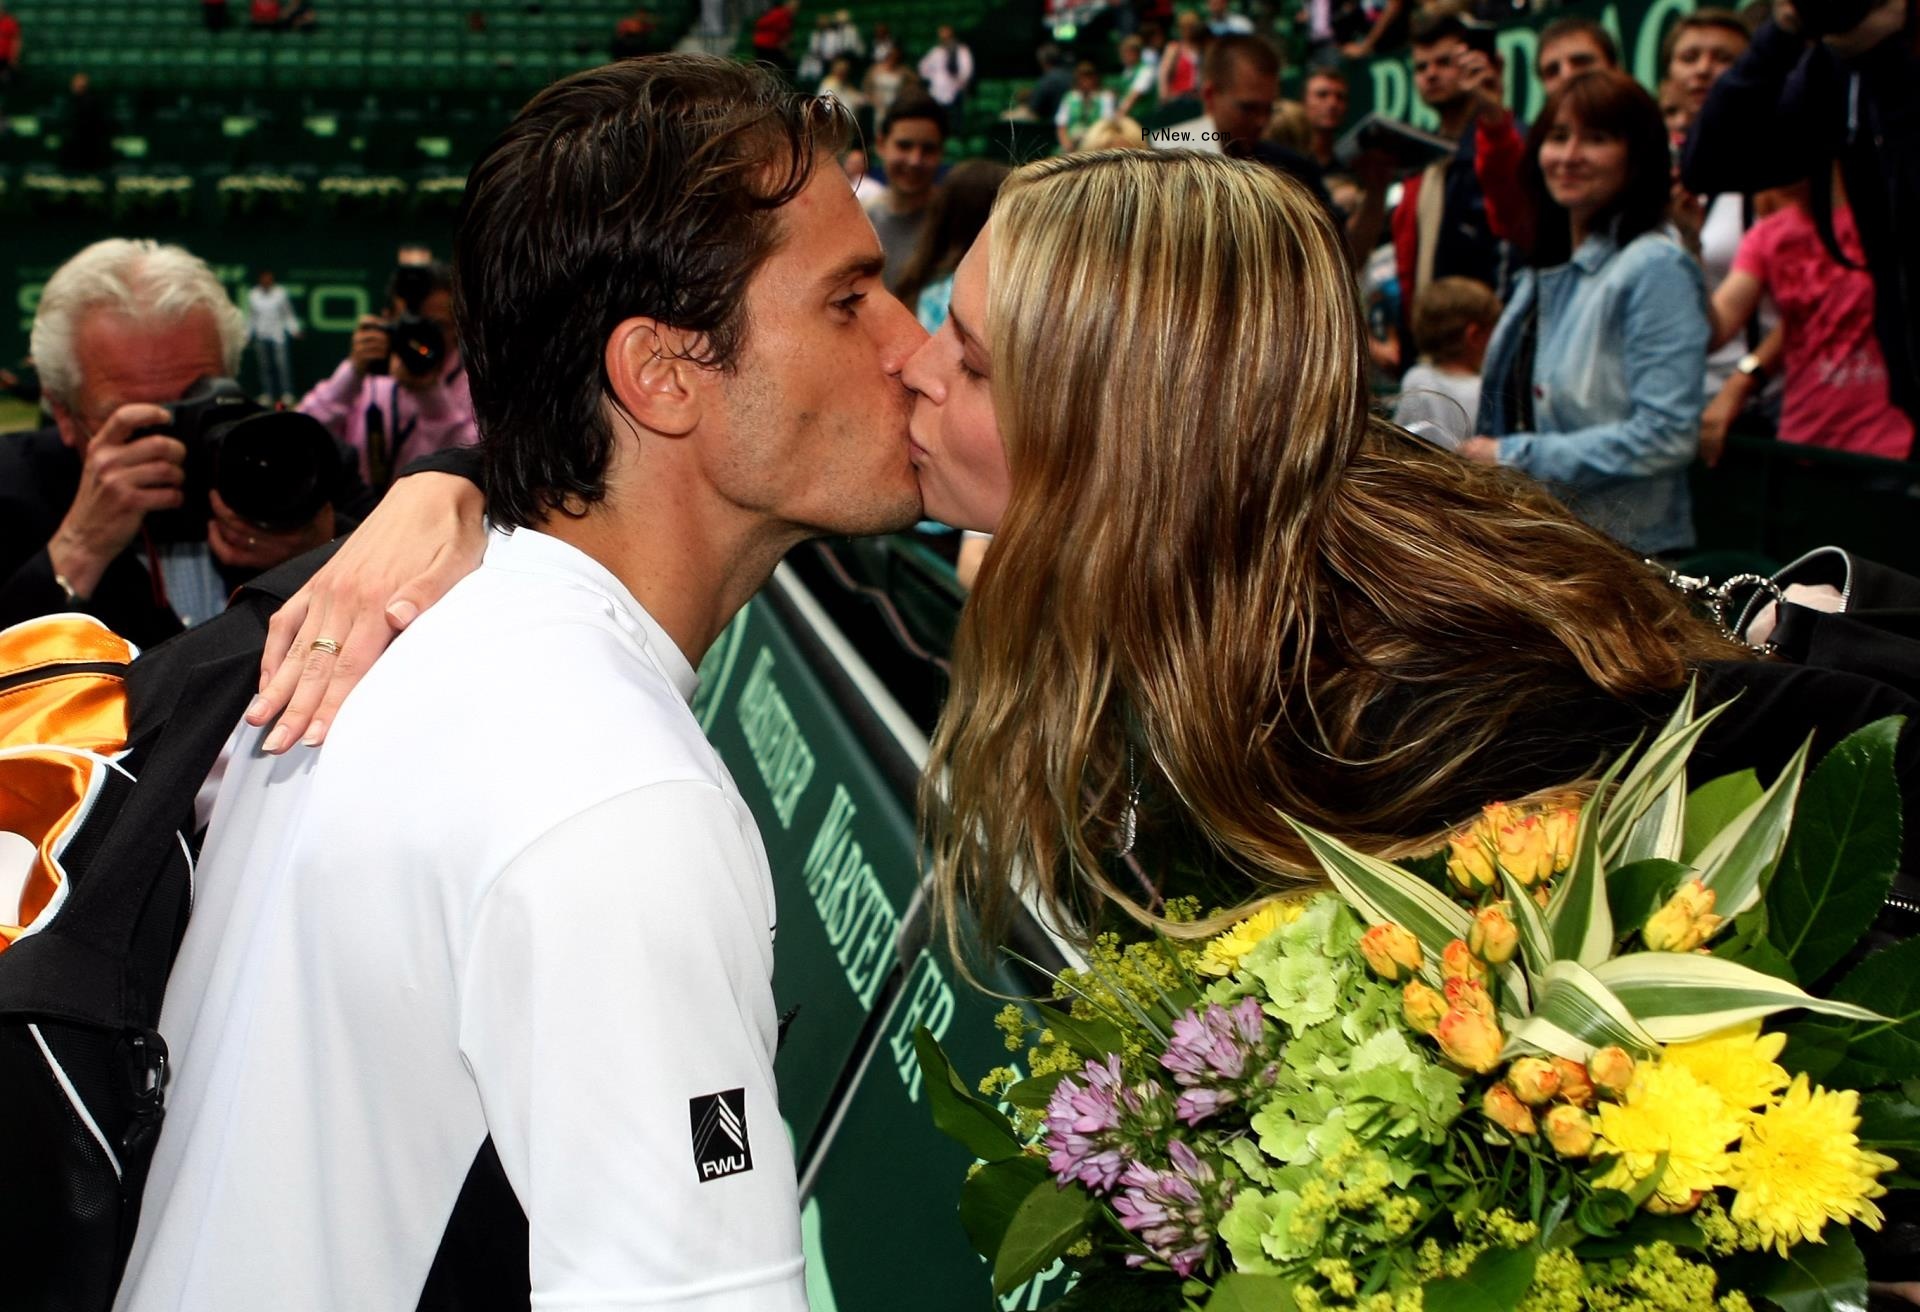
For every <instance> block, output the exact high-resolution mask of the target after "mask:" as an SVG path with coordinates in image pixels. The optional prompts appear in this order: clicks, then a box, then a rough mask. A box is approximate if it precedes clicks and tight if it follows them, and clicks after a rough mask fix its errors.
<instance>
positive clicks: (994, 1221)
mask: <svg viewBox="0 0 1920 1312" xmlns="http://www.w3.org/2000/svg"><path fill="white" fill-rule="evenodd" d="M1052 1181H1053V1174H1052V1173H1051V1172H1050V1171H1048V1170H1047V1164H1046V1163H1045V1162H1044V1161H1042V1160H1041V1159H1040V1158H1038V1157H1025V1156H1022V1157H1009V1158H1007V1159H1006V1160H1005V1161H1000V1162H993V1163H990V1164H988V1165H986V1166H983V1167H981V1168H980V1169H979V1170H977V1171H975V1172H974V1173H973V1174H972V1175H970V1176H968V1177H967V1182H966V1183H965V1184H963V1185H961V1186H960V1225H961V1228H962V1229H964V1230H965V1231H966V1232H967V1238H968V1239H969V1240H971V1241H972V1243H973V1251H974V1252H976V1253H978V1254H980V1256H982V1257H984V1258H986V1259H987V1260H988V1261H989V1262H991V1261H992V1260H993V1255H994V1254H995V1253H998V1252H999V1251H1000V1241H1001V1240H1003V1239H1005V1238H1006V1236H1007V1227H1008V1226H1009V1225H1010V1224H1012V1222H1013V1214H1014V1213H1015V1212H1017V1211H1019V1210H1020V1204H1021V1203H1023V1202H1025V1201H1026V1199H1027V1195H1028V1194H1030V1193H1032V1192H1033V1191H1034V1188H1035V1186H1037V1185H1040V1184H1051V1183H1052Z"/></svg>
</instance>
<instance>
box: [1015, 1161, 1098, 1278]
mask: <svg viewBox="0 0 1920 1312" xmlns="http://www.w3.org/2000/svg"><path fill="white" fill-rule="evenodd" d="M1094 1210H1095V1204H1094V1201H1093V1197H1092V1195H1090V1194H1088V1193H1087V1191H1086V1190H1084V1189H1082V1188H1081V1187H1080V1186H1078V1185H1068V1186H1067V1187H1065V1188H1064V1189H1063V1188H1061V1187H1060V1186H1059V1185H1057V1184H1055V1183H1054V1182H1053V1180H1052V1179H1051V1178H1049V1179H1045V1180H1042V1181H1041V1182H1040V1183H1039V1184H1036V1185H1035V1186H1033V1189H1032V1191H1031V1192H1029V1193H1028V1194H1027V1196H1026V1197H1025V1198H1024V1199H1022V1200H1021V1203H1020V1206H1019V1208H1018V1210H1016V1211H1015V1212H1014V1214H1013V1219H1012V1220H1011V1221H1010V1222H1008V1224H1007V1232H1006V1236H1005V1237H1004V1238H1003V1239H1001V1241H1000V1247H999V1250H998V1251H997V1252H996V1253H995V1254H994V1257H993V1292H994V1293H996V1294H1004V1293H1007V1292H1008V1291H1010V1290H1013V1289H1016V1288H1018V1287H1019V1286H1021V1285H1023V1284H1025V1283H1026V1282H1027V1281H1028V1280H1029V1279H1031V1278H1032V1277H1033V1276H1034V1275H1035V1274H1037V1273H1038V1272H1040V1271H1042V1270H1044V1269H1046V1268H1047V1267H1049V1266H1052V1265H1053V1262H1054V1259H1055V1258H1057V1257H1059V1256H1060V1255H1061V1254H1062V1253H1064V1252H1066V1251H1067V1250H1068V1249H1069V1248H1071V1247H1073V1245H1074V1244H1075V1243H1077V1242H1079V1240H1080V1237H1081V1236H1082V1235H1084V1234H1086V1232H1087V1222H1088V1221H1090V1220H1092V1219H1093V1215H1094Z"/></svg>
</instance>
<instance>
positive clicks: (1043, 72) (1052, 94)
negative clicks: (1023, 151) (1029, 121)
mask: <svg viewBox="0 0 1920 1312" xmlns="http://www.w3.org/2000/svg"><path fill="white" fill-rule="evenodd" d="M1034 58H1035V59H1036V60H1037V61H1038V62H1039V64H1040V76H1039V78H1038V79H1037V80H1036V81H1035V82H1034V84H1033V90H1032V92H1030V93H1029V94H1028V96H1027V108H1028V109H1031V110H1032V111H1033V117H1034V119H1035V121H1036V122H1040V123H1051V122H1053V120H1054V116H1055V115H1057V114H1058V113H1059V112H1060V102H1061V101H1063V100H1065V99H1066V98H1067V93H1068V92H1069V91H1071V90H1073V70H1072V69H1070V68H1068V67H1067V65H1066V61H1065V59H1063V58H1062V56H1061V54H1060V47H1059V46H1057V45H1055V44H1053V42H1051V41H1049V42H1047V44H1045V45H1043V46H1041V47H1040V49H1039V50H1038V51H1037V52H1036V54H1035V56H1034Z"/></svg>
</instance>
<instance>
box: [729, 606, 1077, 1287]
mask: <svg viewBox="0 0 1920 1312" xmlns="http://www.w3.org/2000/svg"><path fill="white" fill-rule="evenodd" d="M774 586H775V587H778V586H779V585H778V584H776V585H774ZM700 678H701V685H700V692H699V695H698V696H697V697H696V698H695V701H694V714H695V715H696V716H697V717H698V718H699V720H700V723H701V725H702V727H703V728H704V729H705V730H706V732H707V735H708V737H709V738H710V739H711V740H712V742H713V743H714V745H715V746H716V747H717V748H718V749H719V751H720V754H721V756H722V757H723V758H724V759H725V760H726V762H727V767H728V769H729V770H730V771H731V772H732V774H733V777H734V781H735V783H736V784H737V785H738V786H739V788H740V791H741V794H742V795H743V796H744V797H745V798H746V800H747V803H748V805H749V806H750V807H751V808H752V809H753V812H754V816H755V818H756V819H757V820H758V821H759V823H760V830H761V834H762V836H763V838H764V840H765V842H766V848H767V859H768V863H769V865H770V866H771V868H772V872H773V881H774V889H775V895H776V898H777V901H778V907H779V932H778V936H777V939H776V944H775V951H774V995H775V999H776V1002H777V1004H778V1005H779V1007H780V1008H781V1009H782V1011H783V1012H784V1011H785V1010H786V1009H788V1008H791V1007H796V1006H797V1007H798V1008H799V1010H798V1012H797V1013H796V1015H795V1018H794V1021H793V1024H792V1027H791V1029H790V1030H789V1032H788V1035H787V1040H786V1043H785V1045H784V1046H783V1047H782V1049H781V1051H780V1056H779V1059H778V1061H777V1062H776V1065H775V1071H776V1074H777V1076H778V1078H779V1085H780V1103H781V1109H782V1113H783V1115H784V1117H785V1119H786V1122H787V1126H788V1129H789V1131H790V1132H791V1133H792V1136H793V1139H794V1142H795V1144H796V1150H797V1152H798V1154H799V1164H800V1172H801V1179H802V1182H803V1189H804V1191H805V1197H804V1199H803V1208H804V1210H803V1215H802V1231H803V1236H804V1238H805V1241H806V1247H807V1264H808V1282H809V1285H808V1296H809V1300H810V1302H811V1303H812V1307H813V1312H893V1310H894V1309H897V1308H902V1307H911V1308H913V1309H915V1312H981V1310H982V1309H985V1308H990V1307H992V1306H993V1298H992V1295H991V1293H990V1291H989V1282H988V1277H987V1269H986V1266H985V1264H984V1263H982V1261H981V1260H980V1258H979V1257H978V1256H977V1255H976V1254H975V1253H974V1252H973V1250H972V1248H971V1247H970V1246H969V1245H968V1243H967V1239H966V1235H965V1232H964V1231H963V1230H962V1229H961V1227H960V1223H959V1220H958V1217H957V1215H956V1210H955V1209H956V1208H957V1206H958V1203H959V1194H960V1185H961V1183H962V1182H963V1181H964V1180H965V1178H966V1171H967V1166H968V1165H969V1162H970V1159H969V1157H968V1155H967V1153H966V1151H965V1150H964V1149H962V1148H960V1147H959V1146H958V1145H957V1144H955V1143H954V1142H953V1141H951V1140H950V1139H948V1138H946V1137H945V1136H944V1135H942V1134H940V1133H939V1132H938V1131H936V1130H935V1129H934V1128H933V1124H932V1120H931V1118H930V1116H929V1113H928V1110H927V1103H926V1098H925V1090H924V1089H923V1087H922V1081H921V1077H920V1067H919V1062H918V1060H917V1059H916V1058H915V1056H914V1049H913V1035H914V1032H915V1031H916V1030H917V1029H919V1027H920V1026H923V1025H924V1026H926V1027H927V1028H928V1029H929V1030H931V1031H932V1032H933V1034H934V1036H935V1037H936V1038H938V1039H939V1040H940V1042H941V1043H942V1044H943V1045H944V1046H945V1047H946V1049H947V1051H948V1053H949V1054H950V1055H951V1056H952V1058H953V1060H954V1062H955V1063H956V1066H957V1068H958V1069H960V1070H962V1071H965V1072H968V1073H969V1074H970V1075H980V1074H984V1073H985V1072H986V1071H988V1070H990V1069H991V1068H993V1067H995V1066H999V1065H1003V1064H1005V1063H1006V1062H1007V1061H1008V1059H1009V1054H1008V1053H1007V1051H1006V1050H1005V1048H1004V1047H1003V1046H1002V1045H1001V1044H1000V1042H999V1037H998V1032H997V1031H996V1030H995V1029H994V1027H993V1014H994V1013H995V1012H996V1011H998V1010H999V1009H1000V1007H1001V1006H1002V1005H1003V1003H1002V1000H1001V999H999V998H997V997H993V996H990V995H988V994H986V993H982V992H980V991H979V990H977V989H975V988H973V987H972V986H971V985H969V984H967V983H966V982H965V981H964V980H962V979H960V978H959V977H958V976H957V974H956V972H955V970H954V969H953V966H952V964H951V963H950V961H949V960H948V959H947V957H946V954H945V953H944V951H941V950H917V949H916V950H913V951H912V952H911V954H910V956H908V957H907V959H905V960H902V958H901V955H900V941H901V927H902V924H903V921H906V922H910V921H913V920H915V919H917V918H918V917H919V916H920V915H921V914H922V911H921V907H920V904H919V903H918V902H917V900H916V894H917V892H918V890H919V885H920V878H921V874H920V872H921V860H920V848H919V842H918V838H917V836H916V831H915V828H914V823H913V812H912V800H911V798H909V797H903V796H902V795H901V792H900V790H899V789H898V787H897V786H895V785H893V784H890V783H889V782H888V781H887V779H886V777H885V776H884V775H883V774H882V772H881V770H880V769H879V767H878V766H877V764H876V762H875V761H874V759H873V757H872V756H871V755H870V753H869V751H868V749H867V748H866V746H865V745H864V743H863V740H862V738H861V736H860V735H859V733H858V732H857V731H856V730H855V728H854V726H853V721H852V712H850V710H849V708H847V707H844V706H843V705H842V704H841V703H840V702H839V701H838V700H837V699H836V697H835V695H834V693H833V692H832V691H830V690H829V687H828V685H827V683H826V682H825V681H824V680H823V679H822V678H821V676H820V672H819V671H817V670H816V669H815V668H814V666H813V664H812V663H811V661H810V660H809V658H808V655H807V653H806V651H805V650H804V649H803V647H802V645H801V644H800V643H799V642H797V641H796V640H795V638H794V636H793V635H792V633H790V632H789V630H788V628H787V623H786V621H785V620H784V619H783V617H782V614H781V612H780V611H779V609H778V608H776V607H775V605H774V604H773V603H772V602H770V601H769V600H768V599H767V598H766V597H765V596H764V595H763V596H761V597H759V598H756V599H755V600H754V601H752V602H751V603H749V604H748V606H747V607H746V609H745V610H743V611H742V612H741V614H740V615H739V617H738V618H736V619H735V621H734V622H733V624H732V626H731V627H729V628H728V630H727V631H726V632H725V633H724V634H722V635H721V638H720V640H719V641H718V642H717V643H716V644H715V645H714V647H713V650H712V651H711V652H709V653H708V656H707V658H706V661H705V662H704V663H703V664H702V665H701V669H700ZM854 709H855V710H859V709H862V708H854ZM907 938H908V939H909V940H910V941H912V940H914V938H915V935H914V933H913V930H912V928H911V926H910V927H909V931H908V934H907ZM975 969H976V972H979V973H982V974H983V976H984V979H985V982H986V983H987V985H988V987H989V988H991V989H993V990H995V991H997V992H1006V993H1019V992H1021V991H1022V990H1021V986H1020V984H1019V982H1018V981H1016V980H1015V979H1014V978H1013V977H1012V976H1011V975H1009V974H1007V973H1005V972H1003V971H999V970H996V969H992V968H990V967H989V968H982V967H979V966H976V967H975ZM810 1149H811V1151H809V1150H810ZM882 1238H883V1239H884V1242H876V1241H877V1240H881V1239H882ZM1066 1281H1067V1273H1066V1272H1065V1270H1064V1268H1061V1267H1057V1266H1056V1268H1055V1269H1054V1270H1052V1271H1049V1272H1043V1273H1042V1274H1041V1275H1039V1276H1036V1277H1035V1278H1034V1279H1033V1280H1031V1281H1029V1282H1028V1283H1027V1284H1026V1285H1025V1286H1023V1287H1022V1288H1021V1289H1019V1290H1016V1291H1014V1292H1013V1293H1012V1294H1010V1295H1008V1296H1007V1297H1006V1298H1005V1299H1003V1300H1001V1301H1000V1306H1001V1307H1003V1308H1008V1309H1011V1308H1032V1307H1040V1306H1043V1305H1044V1304H1045V1303H1048V1302H1051V1301H1053V1300H1054V1299H1056V1298H1058V1297H1059V1296H1060V1295H1061V1294H1062V1293H1063V1292H1064V1291H1065V1288H1066Z"/></svg>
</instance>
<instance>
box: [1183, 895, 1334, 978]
mask: <svg viewBox="0 0 1920 1312" xmlns="http://www.w3.org/2000/svg"><path fill="white" fill-rule="evenodd" d="M1305 909H1306V904H1305V902H1304V901H1303V900H1302V899H1301V898H1298V897H1278V898H1275V899H1273V901H1271V902H1268V903H1267V904H1266V905H1265V906H1263V907H1261V908H1260V909H1259V910H1258V911H1255V912H1254V913H1253V914H1252V915H1250V916H1248V917H1246V918H1245V919H1244V920H1241V921H1239V922H1238V923H1237V924H1235V925H1234V927H1233V928H1232V929H1229V930H1227V931H1226V932H1225V933H1223V934H1220V935H1218V936H1217V937H1215V938H1213V939H1211V940H1210V941H1209V942H1208V943H1207V949H1206V951H1204V952H1202V953H1201V954H1200V960H1198V961H1196V962H1194V963H1193V968H1194V969H1195V970H1197V971H1199V972H1200V973H1201V974H1203V975H1231V974H1233V972H1234V971H1235V970H1237V969H1239V966H1240V958H1242V957H1244V956H1246V955H1247V953H1249V952H1251V951H1253V950H1254V948H1256V947H1258V946H1259V944H1260V940H1262V939H1264V938H1265V937H1266V936H1267V935H1269V934H1271V933H1273V931H1274V930H1276V929H1278V928H1280V926H1282V925H1291V924H1292V923H1293V922H1294V921H1296V920H1298V919H1300V913H1301V912H1302V911H1303V910H1305Z"/></svg>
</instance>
